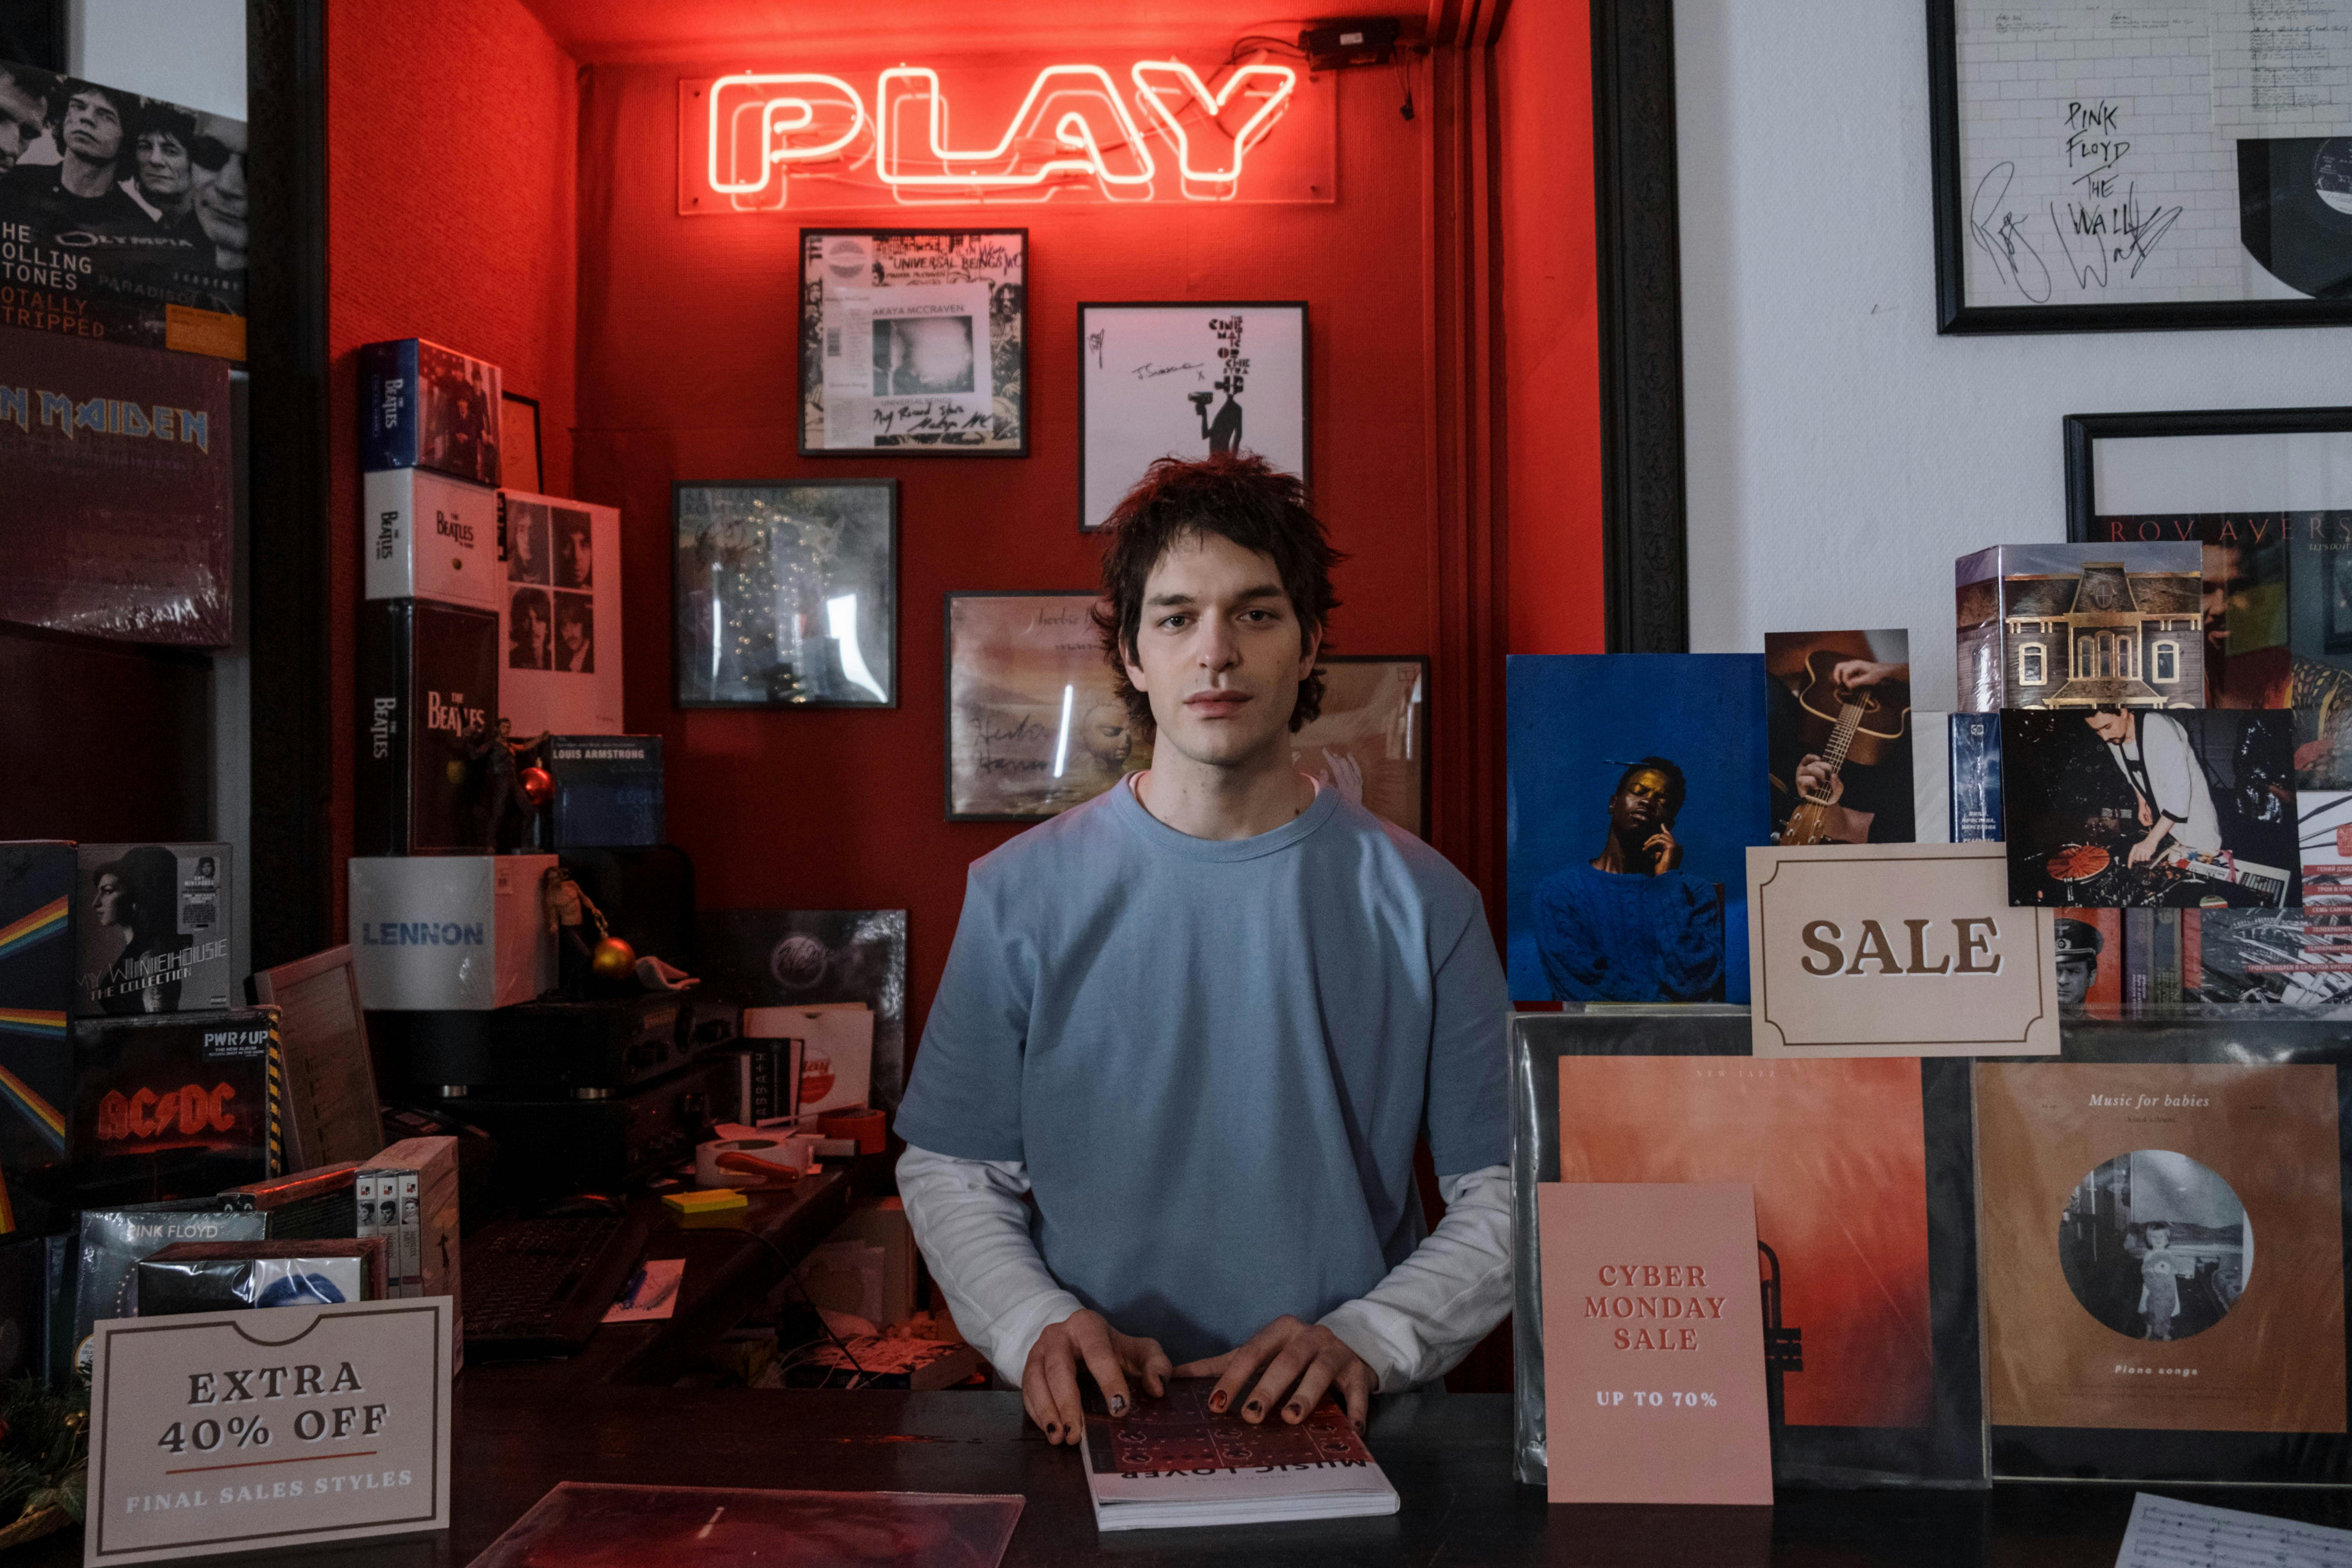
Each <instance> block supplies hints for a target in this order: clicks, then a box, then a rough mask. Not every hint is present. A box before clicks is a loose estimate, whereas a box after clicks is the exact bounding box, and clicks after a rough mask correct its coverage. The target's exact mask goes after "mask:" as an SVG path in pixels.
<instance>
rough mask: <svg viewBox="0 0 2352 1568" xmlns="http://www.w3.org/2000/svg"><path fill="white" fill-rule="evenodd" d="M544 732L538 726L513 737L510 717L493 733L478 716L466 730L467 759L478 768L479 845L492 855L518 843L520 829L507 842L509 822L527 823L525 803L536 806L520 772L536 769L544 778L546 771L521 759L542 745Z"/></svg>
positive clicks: (514, 846)
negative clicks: (480, 797)
mask: <svg viewBox="0 0 2352 1568" xmlns="http://www.w3.org/2000/svg"><path fill="white" fill-rule="evenodd" d="M547 734H548V732H547V731H544V730H541V731H540V732H539V733H538V734H536V735H534V736H532V737H531V738H530V740H528V741H518V740H516V739H515V738H514V721H512V720H510V719H501V720H499V728H498V733H497V734H495V735H493V734H491V733H490V732H489V731H488V727H487V726H485V725H484V723H483V722H482V721H480V720H479V719H477V720H475V721H474V722H473V724H472V725H471V726H470V727H469V728H468V729H467V731H466V760H467V761H468V762H469V763H473V764H474V765H475V766H476V767H477V768H478V769H480V770H481V772H480V777H481V780H482V785H483V789H482V795H483V806H482V847H483V848H485V849H487V850H488V851H489V852H490V853H492V854H493V855H495V854H498V853H499V852H500V851H501V850H509V849H515V848H519V847H520V839H521V837H522V836H521V834H520V832H517V833H515V834H514V835H513V836H512V837H513V838H514V839H515V842H514V843H508V842H506V840H507V839H508V837H509V832H508V828H509V822H513V823H516V824H517V825H518V826H528V825H529V817H530V812H529V811H528V810H527V809H525V805H526V804H528V805H531V806H535V805H537V804H538V802H537V801H536V800H534V799H533V798H532V795H533V792H532V790H531V789H530V786H529V784H526V782H525V781H524V780H523V779H522V777H521V776H520V775H521V774H522V773H526V772H528V773H538V774H539V776H540V777H541V779H545V778H547V774H546V773H545V772H544V771H543V770H541V769H540V768H537V767H532V768H528V769H526V768H525V767H524V766H523V761H522V759H523V757H524V756H525V755H526V754H527V753H529V752H536V751H538V750H539V748H540V747H541V746H543V745H545V744H546V743H547ZM552 783H553V781H552V780H550V781H549V784H550V787H552Z"/></svg>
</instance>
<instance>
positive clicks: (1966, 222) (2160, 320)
mask: <svg viewBox="0 0 2352 1568" xmlns="http://www.w3.org/2000/svg"><path fill="white" fill-rule="evenodd" d="M1959 106H1960V80H1959V19H1958V0H1927V117H1928V133H1929V134H1928V141H1929V155H1930V160H1931V163H1932V169H1931V174H1930V185H1929V189H1930V192H1931V199H1932V202H1933V205H1934V207H1935V247H1936V331H1938V332H1939V333H1944V334H1947V335H1958V336H1966V335H1972V334H1979V333H2000V332H2121V331H2220V330H2233V329H2237V328H2242V327H2326V326H2342V325H2345V324H2346V323H2347V322H2352V298H2347V299H2336V300H2326V299H2317V298H2315V299H2309V300H2183V301H2178V302H2148V301H2137V302H2130V303H2118V304H2112V305H2102V304H2058V305H2035V304H2018V305H1981V304H1979V305H1971V304H1969V303H1968V299H1967V290H1968V247H1969V243H1970V239H1971V235H1970V229H1971V226H1972V225H1971V221H1970V218H1969V205H1968V198H1967V195H1966V194H1965V193H1964V191H1963V189H1962V186H1963V174H1962V171H1961V168H1960V153H1961V142H1960V113H1959ZM2253 144H2254V143H2252V142H2242V143H2241V144H2240V145H2241V146H2242V147H2244V146H2251V145H2253ZM2044 265H2049V266H2054V265H2063V263H2045V264H2044Z"/></svg>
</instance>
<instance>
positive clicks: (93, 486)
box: [0, 64, 234, 647]
mask: <svg viewBox="0 0 2352 1568" xmlns="http://www.w3.org/2000/svg"><path fill="white" fill-rule="evenodd" d="M12 69H14V67H11V66H6V65H5V64H0V72H5V71H7V70H12ZM6 90H7V88H6V82H5V76H0V93H5V91H6ZM7 184H8V182H7V181H6V180H5V179H0V192H5V189H6V188H7ZM0 223H5V217H0ZM233 460H234V458H233V454H232V452H231V442H230V438H229V392H228V366H227V365H226V363H223V362H221V361H219V360H216V359H206V358H200V357H196V356H193V355H184V354H163V353H142V352H141V351H139V350H137V349H132V348H124V347H120V346H118V345H116V344H112V343H103V342H84V341H82V340H80V339H76V338H62V337H56V336H53V335H51V334H49V333H47V332H30V331H12V330H9V329H5V328H0V473H5V474H6V475H7V482H6V483H5V484H0V620H10V621H15V622H16V623H18V624H19V625H23V626H42V627H46V628H47V629H48V630H50V631H58V632H79V633H81V634H83V635H84V636H88V637H113V638H117V639H119V640H121V641H125V642H142V643H170V644H176V645H179V646H183V647H219V646H221V645H223V644H225V643H226V642H227V641H228V640H229V635H230V605H229V595H230V586H231V564H230V558H229V522H230V503H231V498H230V488H231V466H232V463H233Z"/></svg>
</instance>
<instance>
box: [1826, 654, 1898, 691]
mask: <svg viewBox="0 0 2352 1568" xmlns="http://www.w3.org/2000/svg"><path fill="white" fill-rule="evenodd" d="M1909 673H1910V666H1908V665H1902V664H1880V663H1878V662H1876V661H1875V660H1874V659H1867V658H1849V659H1843V660H1841V661H1840V662H1839V663H1838V665H1837V666H1836V667H1835V668H1832V670H1831V671H1830V684H1831V685H1832V686H1834V687H1835V688H1837V689H1838V690H1839V691H1841V692H1854V691H1861V690H1864V689H1867V688H1870V687H1873V686H1875V685H1877V684H1878V683H1879V682H1880V681H1882V680H1885V679H1887V678H1888V677H1889V676H1899V675H1907V674H1909Z"/></svg>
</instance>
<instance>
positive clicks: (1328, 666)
mask: <svg viewBox="0 0 2352 1568" xmlns="http://www.w3.org/2000/svg"><path fill="white" fill-rule="evenodd" d="M1315 667H1316V668H1318V669H1319V670H1321V671H1322V672H1323V709H1322V711H1321V712H1320V713H1318V715H1317V716H1316V717H1315V718H1313V719H1310V720H1309V721H1307V723H1306V724H1305V725H1303V726H1301V727H1300V729H1299V731H1298V732H1297V734H1295V735H1293V736H1291V738H1290V756H1291V761H1292V762H1293V763H1294V764H1296V765H1297V769H1298V771H1299V772H1301V773H1311V774H1313V775H1314V776H1315V777H1316V778H1317V779H1318V780H1320V781H1321V782H1322V783H1323V784H1328V785H1329V786H1331V787H1333V788H1335V789H1337V790H1339V793H1340V794H1342V795H1346V796H1347V797H1348V798H1349V799H1350V800H1352V801H1354V802H1355V803H1356V804H1357V805H1360V806H1362V807H1363V808H1364V809H1365V810H1367V811H1369V812H1370V813H1371V814H1372V815H1373V816H1377V817H1379V818H1381V820H1382V821H1384V822H1393V823H1395V824H1396V825H1397V826H1399V827H1402V828H1403V829H1404V830H1405V831H1406V832H1407V833H1410V834H1412V836H1413V837H1416V838H1427V837H1429V660H1428V659H1427V658H1423V657H1422V656H1420V655H1418V654H1411V655H1402V656H1391V655H1387V654H1344V653H1342V654H1325V655H1323V656H1322V657H1321V658H1318V659H1317V660H1316V661H1315Z"/></svg>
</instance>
